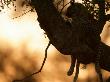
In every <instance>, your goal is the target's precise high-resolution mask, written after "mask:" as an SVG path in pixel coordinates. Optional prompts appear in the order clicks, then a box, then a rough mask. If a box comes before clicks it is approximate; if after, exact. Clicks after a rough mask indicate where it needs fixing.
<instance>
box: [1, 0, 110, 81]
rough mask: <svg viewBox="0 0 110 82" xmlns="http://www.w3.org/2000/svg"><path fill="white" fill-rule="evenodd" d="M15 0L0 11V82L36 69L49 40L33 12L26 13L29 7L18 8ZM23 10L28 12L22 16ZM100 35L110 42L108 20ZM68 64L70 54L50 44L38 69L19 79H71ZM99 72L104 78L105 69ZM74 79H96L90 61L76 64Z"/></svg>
mask: <svg viewBox="0 0 110 82" xmlns="http://www.w3.org/2000/svg"><path fill="white" fill-rule="evenodd" d="M17 1H18V2H17V3H16V6H15V7H16V8H15V7H14V8H10V7H9V8H8V7H5V8H4V9H3V10H2V11H1V12H0V82H12V81H13V80H15V79H22V78H24V77H25V76H28V75H30V74H32V73H34V72H36V71H38V70H39V69H40V67H41V65H42V61H43V59H44V56H45V48H46V47H47V44H48V42H49V40H48V38H47V36H46V35H45V32H44V31H43V30H42V29H41V28H40V26H39V23H38V21H37V14H36V12H28V10H29V9H30V7H28V8H27V7H26V6H24V7H22V6H21V5H22V4H21V1H20V0H17ZM79 1H80V0H79ZM67 2H68V1H67ZM24 12H28V13H26V14H25V15H22V14H23V13H24ZM101 37H102V41H103V42H105V43H106V44H107V45H110V22H107V24H106V25H105V27H104V30H103V32H102V34H101ZM69 66H70V57H69V56H65V55H62V54H61V53H60V52H58V51H57V50H56V49H55V47H54V46H52V45H51V46H50V47H49V49H48V57H47V61H46V63H45V65H44V68H43V70H42V72H41V73H39V74H36V75H34V76H32V77H30V78H28V79H25V80H24V81H22V82H72V81H73V77H74V74H73V75H72V76H67V71H68V69H69ZM102 72H103V77H104V79H107V78H108V77H109V76H110V73H109V72H107V71H105V70H102ZM78 82H98V76H97V74H96V72H95V70H94V65H93V64H89V65H87V68H86V69H84V68H83V66H82V65H81V66H80V72H79V78H78Z"/></svg>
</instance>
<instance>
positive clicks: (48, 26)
mask: <svg viewBox="0 0 110 82" xmlns="http://www.w3.org/2000/svg"><path fill="white" fill-rule="evenodd" d="M32 4H33V6H34V7H35V9H36V12H37V14H38V21H39V23H40V26H41V28H42V29H43V30H44V31H46V33H47V36H48V38H49V39H50V42H51V43H52V44H53V45H54V46H55V47H56V48H57V49H58V50H59V51H60V52H61V53H63V54H68V55H75V56H77V55H79V53H74V51H73V50H74V44H73V43H74V41H75V39H74V37H73V35H72V28H71V27H69V26H68V25H67V24H66V23H65V21H64V20H63V18H62V17H61V16H60V14H59V12H58V11H57V9H56V8H55V7H54V5H53V3H52V0H32ZM73 28H74V27H73ZM81 46H82V45H81ZM102 48H103V54H102V56H101V60H100V62H101V64H100V65H101V67H102V68H103V69H105V70H108V71H110V61H109V60H110V47H109V46H107V45H105V44H103V43H102ZM82 49H83V48H82ZM88 52H89V51H88ZM88 52H87V53H88ZM95 53H97V52H95V51H94V52H93V53H91V54H92V55H91V54H89V53H88V55H83V57H82V59H81V60H82V63H83V62H84V63H90V61H89V60H90V59H92V60H91V61H92V62H94V60H95V57H96V54H95ZM83 58H84V59H83Z"/></svg>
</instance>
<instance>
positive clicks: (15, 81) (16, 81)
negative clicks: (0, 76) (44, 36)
mask: <svg viewBox="0 0 110 82" xmlns="http://www.w3.org/2000/svg"><path fill="white" fill-rule="evenodd" d="M50 44H51V43H50V41H49V43H48V45H47V47H46V49H45V57H44V60H43V63H42V66H41V68H40V69H39V71H37V72H34V73H32V74H30V75H28V76H26V77H25V78H23V79H20V80H14V81H13V82H20V81H24V80H26V79H28V78H30V77H32V76H33V75H35V74H38V73H40V72H41V71H42V68H43V66H44V64H45V61H46V59H47V50H48V48H49V46H50Z"/></svg>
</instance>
